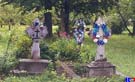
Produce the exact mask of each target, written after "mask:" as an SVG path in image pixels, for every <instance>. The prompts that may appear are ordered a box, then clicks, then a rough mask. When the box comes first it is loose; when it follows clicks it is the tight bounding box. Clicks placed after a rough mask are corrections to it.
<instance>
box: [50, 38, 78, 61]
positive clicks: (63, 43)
mask: <svg viewBox="0 0 135 82" xmlns="http://www.w3.org/2000/svg"><path fill="white" fill-rule="evenodd" d="M50 49H51V51H53V52H56V54H58V55H59V56H58V59H60V60H71V61H76V60H79V59H80V53H79V52H78V49H77V47H76V44H75V42H74V41H73V40H72V39H70V40H67V39H64V38H62V39H59V40H57V41H56V42H54V43H52V44H51V45H50Z"/></svg>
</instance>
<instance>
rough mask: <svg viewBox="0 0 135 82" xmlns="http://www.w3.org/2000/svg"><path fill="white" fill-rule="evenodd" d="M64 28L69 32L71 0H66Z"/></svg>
mask: <svg viewBox="0 0 135 82" xmlns="http://www.w3.org/2000/svg"><path fill="white" fill-rule="evenodd" d="M63 5H64V28H65V32H66V33H67V34H69V12H70V11H69V6H70V5H69V0H64V3H63Z"/></svg>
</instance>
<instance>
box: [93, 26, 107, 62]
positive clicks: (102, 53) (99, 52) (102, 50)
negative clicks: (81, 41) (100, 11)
mask: <svg viewBox="0 0 135 82" xmlns="http://www.w3.org/2000/svg"><path fill="white" fill-rule="evenodd" d="M98 34H99V40H103V36H104V35H103V30H102V28H101V26H100V27H99V32H98ZM104 58H105V46H104V45H98V46H97V51H96V58H95V60H101V59H104Z"/></svg>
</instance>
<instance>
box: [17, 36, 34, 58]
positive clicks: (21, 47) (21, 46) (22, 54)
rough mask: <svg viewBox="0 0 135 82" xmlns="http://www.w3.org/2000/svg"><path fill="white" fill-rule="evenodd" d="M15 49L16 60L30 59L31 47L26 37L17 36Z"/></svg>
mask: <svg viewBox="0 0 135 82" xmlns="http://www.w3.org/2000/svg"><path fill="white" fill-rule="evenodd" d="M19 37H20V38H18V39H19V40H18V41H17V44H16V47H17V48H18V49H17V50H16V52H15V54H16V57H17V58H30V57H31V52H30V51H31V46H32V40H31V39H30V38H28V37H27V36H19Z"/></svg>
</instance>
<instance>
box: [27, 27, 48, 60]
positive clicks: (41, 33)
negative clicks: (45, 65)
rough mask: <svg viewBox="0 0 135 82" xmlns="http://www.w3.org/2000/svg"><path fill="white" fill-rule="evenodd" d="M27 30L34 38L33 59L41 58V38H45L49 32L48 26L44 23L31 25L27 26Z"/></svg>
mask: <svg viewBox="0 0 135 82" xmlns="http://www.w3.org/2000/svg"><path fill="white" fill-rule="evenodd" d="M26 32H27V34H28V35H29V36H30V37H31V38H32V40H33V44H32V50H31V55H32V59H39V58H40V47H39V43H40V39H41V38H44V37H45V36H46V35H47V34H48V32H47V28H46V27H45V26H43V25H42V26H40V25H38V26H31V27H29V28H27V30H26Z"/></svg>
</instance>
